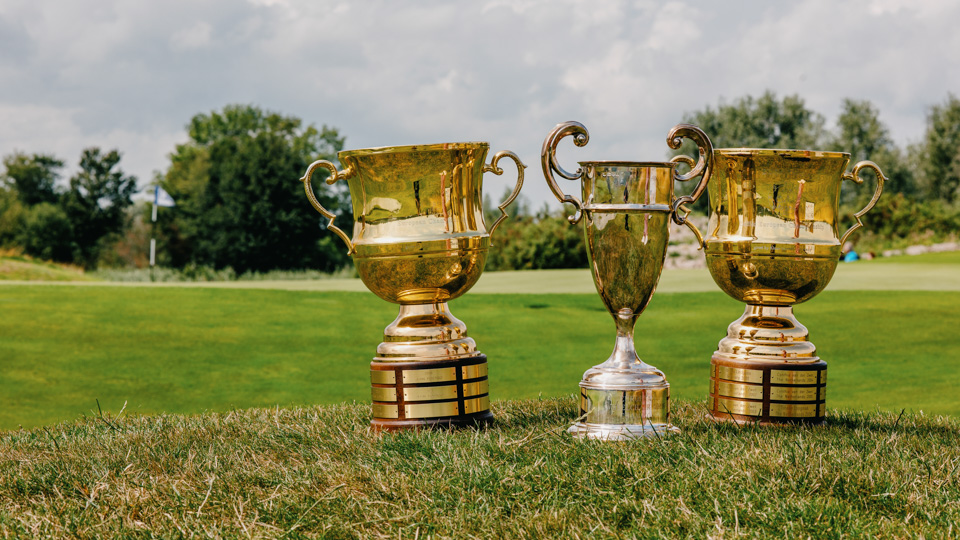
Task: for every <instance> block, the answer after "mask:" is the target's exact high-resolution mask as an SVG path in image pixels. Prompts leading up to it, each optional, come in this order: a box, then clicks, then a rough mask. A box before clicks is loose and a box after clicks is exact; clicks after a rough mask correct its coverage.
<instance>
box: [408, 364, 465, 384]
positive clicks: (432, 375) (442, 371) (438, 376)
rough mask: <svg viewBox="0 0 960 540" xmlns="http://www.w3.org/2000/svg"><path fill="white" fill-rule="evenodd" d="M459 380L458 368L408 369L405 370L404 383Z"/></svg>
mask: <svg viewBox="0 0 960 540" xmlns="http://www.w3.org/2000/svg"><path fill="white" fill-rule="evenodd" d="M455 380H457V370H456V368H452V367H448V368H437V369H407V370H404V371H403V384H423V383H437V382H453V381H455Z"/></svg>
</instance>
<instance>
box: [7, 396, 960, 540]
mask: <svg viewBox="0 0 960 540" xmlns="http://www.w3.org/2000/svg"><path fill="white" fill-rule="evenodd" d="M575 408H576V407H575V404H574V401H573V399H572V398H559V399H543V400H526V401H500V402H496V403H494V405H493V412H494V414H495V415H496V417H497V423H496V424H495V426H494V427H492V428H490V429H486V430H483V431H473V430H463V431H457V432H452V433H448V432H442V431H439V432H437V431H426V432H413V433H409V432H408V433H402V434H396V435H384V436H376V435H373V434H371V433H370V432H369V431H368V429H367V422H368V419H367V407H366V406H365V405H362V404H355V405H337V406H331V407H307V408H293V409H274V408H271V409H255V410H247V411H231V412H229V413H226V414H206V415H201V416H178V415H167V414H165V415H160V416H155V417H146V416H132V417H131V416H128V415H127V414H123V415H120V416H119V418H118V417H114V416H112V415H109V414H107V415H104V416H103V417H99V416H96V417H89V418H86V419H84V420H81V421H78V422H75V423H67V424H63V425H59V426H55V427H51V428H48V429H36V430H32V431H15V432H9V433H5V434H3V435H0V456H2V459H0V534H2V535H3V536H22V537H37V536H54V537H79V538H93V537H118V536H122V537H126V538H154V537H164V538H166V537H176V538H181V537H192V536H202V537H224V538H238V537H250V538H427V537H455V538H491V537H493V538H496V537H505V538H551V537H558V538H583V537H591V538H593V537H596V538H623V537H643V538H705V537H713V538H720V537H733V536H747V537H761V538H766V537H785V538H806V537H813V538H843V537H858V538H859V537H881V538H906V537H919V538H922V537H926V538H939V537H951V536H955V535H956V534H957V532H958V531H960V422H958V421H957V420H955V419H951V418H945V417H933V416H931V415H926V414H925V415H921V414H918V413H909V412H907V413H903V414H902V415H901V414H899V413H881V412H875V411H869V410H868V411H862V412H853V411H849V410H840V411H838V410H831V411H830V416H829V421H828V424H827V425H826V426H824V427H818V428H790V427H787V428H776V429H764V428H759V427H753V426H746V427H744V428H737V427H735V426H733V425H730V424H714V423H711V422H709V421H707V420H705V419H704V417H703V404H702V403H696V402H679V403H676V402H675V403H674V407H673V411H674V416H673V418H674V423H676V424H677V425H678V426H679V427H680V428H681V429H682V433H681V434H680V435H678V436H675V437H672V438H669V439H664V440H648V441H637V442H632V443H597V442H581V441H576V440H574V439H572V438H570V437H569V436H568V435H566V433H564V428H565V427H566V426H567V425H568V423H569V421H570V420H571V419H572V418H573V417H574V416H575V414H576V413H575Z"/></svg>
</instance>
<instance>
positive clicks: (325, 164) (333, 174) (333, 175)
mask: <svg viewBox="0 0 960 540" xmlns="http://www.w3.org/2000/svg"><path fill="white" fill-rule="evenodd" d="M318 168H323V169H326V170H328V171H330V177H329V178H327V184H331V185H332V184H333V183H335V182H336V181H337V180H340V179H341V178H343V179H347V178H350V177H351V176H352V175H353V169H351V168H349V167H347V168H346V169H345V170H343V171H339V172H338V171H337V166H336V165H334V164H333V163H331V162H329V161H327V160H325V159H321V160H318V161H314V162H313V163H311V164H310V166H309V167H307V172H305V173H303V177H302V178H300V181H301V182H303V190H304V191H305V192H306V193H307V199H309V200H310V204H312V205H313V207H314V208H316V209H317V212H320V214H321V215H323V217H325V218H327V219H329V220H330V221H328V222H327V229H330V230H331V231H333V232H335V233H337V236H339V237H340V239H341V240H343V242H344V243H345V244H347V255H353V253H354V251H355V250H354V247H353V242H351V241H350V237H349V236H347V235H346V233H344V232H343V231H342V230H340V228H339V227H337V226H336V225H334V224H333V220H335V219H336V218H337V216H336V214H334V213H332V212H330V211H328V210H327V209H326V208H324V207H323V205H322V204H320V201H318V200H317V197H316V195H314V194H313V186H312V185H310V177H311V176H313V171H315V170H317V169H318Z"/></svg>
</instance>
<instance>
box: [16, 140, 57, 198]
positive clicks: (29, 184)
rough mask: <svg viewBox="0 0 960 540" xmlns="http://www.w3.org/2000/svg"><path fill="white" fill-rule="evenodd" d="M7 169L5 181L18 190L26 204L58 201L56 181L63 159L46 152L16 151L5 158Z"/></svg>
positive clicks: (18, 194) (19, 196) (19, 195)
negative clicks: (28, 152)
mask: <svg viewBox="0 0 960 540" xmlns="http://www.w3.org/2000/svg"><path fill="white" fill-rule="evenodd" d="M3 165H4V168H5V169H6V171H5V172H4V174H3V181H4V183H6V184H7V185H9V186H10V187H12V188H13V189H14V190H15V191H16V192H17V196H18V198H19V199H20V201H21V202H23V204H25V205H26V206H33V205H35V204H40V203H54V202H57V199H58V198H59V195H58V194H57V189H56V182H57V179H58V178H59V177H60V173H59V170H60V169H62V168H63V161H60V160H59V159H57V158H55V157H53V156H50V155H45V154H33V155H30V156H28V155H27V154H25V153H23V152H14V153H13V154H10V155H9V156H6V157H4V158H3Z"/></svg>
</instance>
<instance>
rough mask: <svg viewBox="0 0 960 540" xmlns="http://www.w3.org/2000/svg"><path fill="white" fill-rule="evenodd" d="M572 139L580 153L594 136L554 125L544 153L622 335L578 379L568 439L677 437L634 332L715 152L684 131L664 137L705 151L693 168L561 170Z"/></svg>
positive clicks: (656, 165)
mask: <svg viewBox="0 0 960 540" xmlns="http://www.w3.org/2000/svg"><path fill="white" fill-rule="evenodd" d="M568 136H569V137H572V140H573V142H574V144H575V145H576V146H584V145H585V144H587V141H588V140H589V138H590V136H589V133H588V132H587V129H586V128H585V127H584V126H583V125H582V124H580V123H578V122H565V123H562V124H558V125H557V126H556V127H555V128H554V129H553V130H552V131H551V132H550V134H549V135H548V136H547V138H546V139H545V140H544V142H543V147H542V151H541V155H540V158H541V159H540V161H541V165H542V167H543V175H544V178H545V179H546V181H547V185H548V186H549V187H550V189H551V190H552V191H553V193H554V194H555V195H556V196H557V199H558V200H560V202H562V203H570V204H572V205H573V206H574V208H575V214H574V215H573V216H571V217H570V218H569V219H570V222H571V223H577V222H579V221H581V220H583V234H584V239H585V240H586V246H587V257H588V259H589V264H590V269H591V273H592V275H593V281H594V284H595V285H596V286H597V292H598V293H599V294H600V298H601V299H602V300H603V303H604V305H605V306H606V308H607V310H608V312H609V313H610V315H611V316H612V317H613V319H614V322H615V323H616V328H617V338H616V344H615V346H614V350H613V353H612V354H611V355H610V357H609V358H608V359H607V361H606V362H604V363H602V364H600V365H597V366H595V367H593V368H591V369H590V370H587V372H586V373H584V376H583V379H582V380H581V381H580V395H581V409H582V416H583V418H581V421H580V422H578V423H577V424H576V425H574V426H573V427H571V428H570V430H569V432H570V433H572V434H574V435H576V436H578V437H582V438H593V439H604V440H622V439H631V438H635V437H645V436H662V435H665V434H667V433H671V432H675V431H677V430H676V428H674V427H673V426H671V425H670V424H669V387H670V385H669V384H668V383H667V380H666V378H665V377H664V375H663V373H662V372H660V371H659V370H657V369H656V368H654V367H652V366H650V365H648V364H646V363H644V362H643V361H641V360H640V358H639V357H638V356H637V352H636V350H635V348H634V342H633V329H634V325H635V324H636V321H637V317H638V316H639V315H640V313H642V312H643V310H644V309H645V308H646V306H647V304H648V303H649V302H650V299H651V297H652V296H653V291H654V289H655V288H656V286H657V281H658V280H659V279H660V272H661V270H662V269H663V262H664V258H665V257H666V252H667V244H668V242H669V237H668V234H669V225H670V221H671V220H673V221H674V222H676V223H678V224H684V223H685V218H686V214H687V212H686V210H685V209H682V208H681V207H682V205H683V204H685V203H689V202H693V201H694V200H695V199H696V198H697V197H698V196H699V195H700V193H702V192H703V190H704V189H706V186H707V181H708V180H709V178H710V171H711V169H712V166H711V161H712V155H713V152H712V146H711V144H710V140H709V139H708V138H707V136H706V135H705V134H704V133H703V132H702V131H700V129H698V128H696V127H694V126H691V125H687V124H681V125H678V126H676V127H674V128H673V129H672V130H671V131H670V133H669V134H668V135H667V143H668V145H669V146H671V147H672V148H678V147H679V146H680V142H681V138H682V137H688V138H690V139H692V140H693V141H694V142H695V143H696V144H697V146H698V147H699V149H700V157H699V160H698V161H697V162H693V160H692V159H686V160H684V161H683V162H685V163H692V164H693V170H692V171H691V172H689V173H688V174H686V175H681V174H679V172H678V171H677V167H678V161H671V162H636V161H581V162H580V168H579V169H578V170H577V171H576V172H575V173H571V172H568V171H566V170H565V169H564V168H563V167H561V166H560V164H559V162H558V161H557V156H556V150H557V146H558V144H559V143H560V141H561V140H562V139H563V138H565V137H568ZM554 173H556V174H557V175H559V176H560V177H562V178H566V179H568V180H576V181H579V182H580V188H581V192H582V198H577V197H575V196H570V195H566V194H565V193H564V192H563V191H562V190H561V189H560V186H559V185H558V184H557V181H556V178H554ZM695 177H700V182H699V184H698V186H697V188H696V189H695V190H694V193H693V195H691V196H684V197H675V196H674V182H677V181H686V180H690V179H692V178H695Z"/></svg>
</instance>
